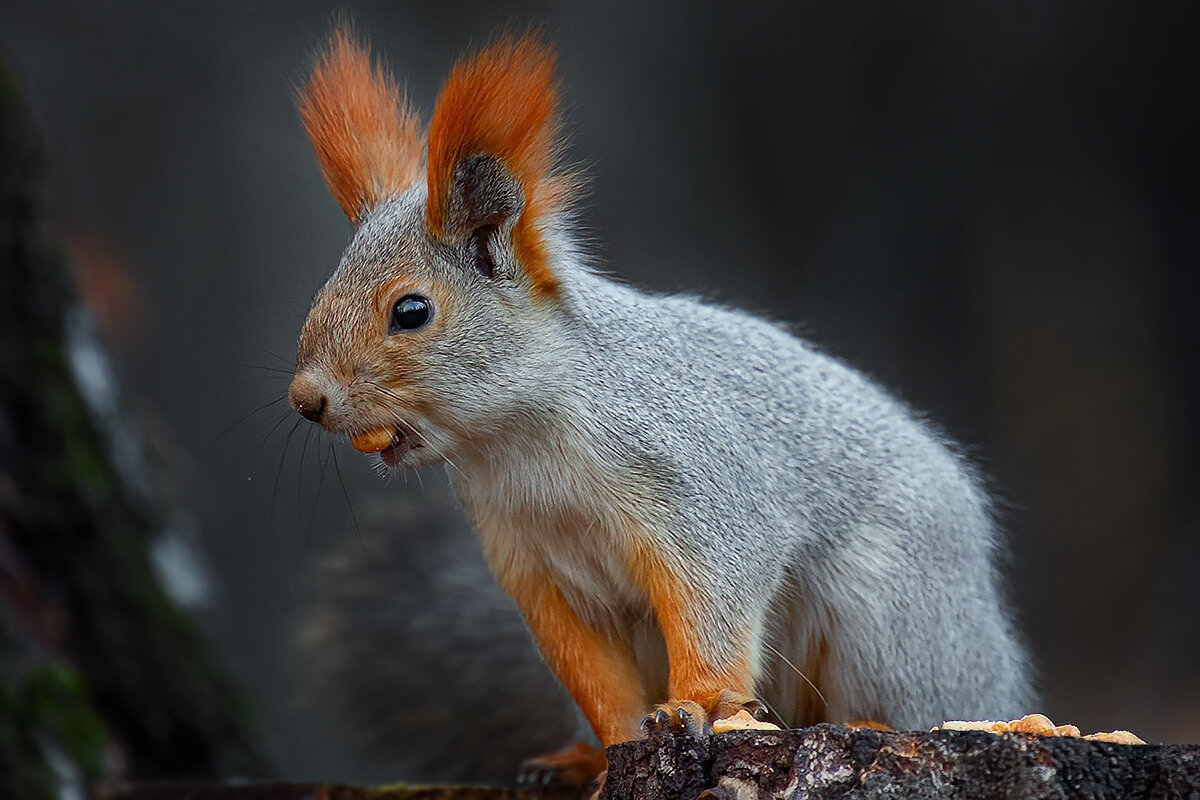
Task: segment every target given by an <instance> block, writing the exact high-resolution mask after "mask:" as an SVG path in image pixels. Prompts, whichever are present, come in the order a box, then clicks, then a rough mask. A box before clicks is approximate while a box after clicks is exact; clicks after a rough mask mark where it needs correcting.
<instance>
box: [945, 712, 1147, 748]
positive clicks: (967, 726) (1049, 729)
mask: <svg viewBox="0 0 1200 800" xmlns="http://www.w3.org/2000/svg"><path fill="white" fill-rule="evenodd" d="M933 730H935V731H936V730H945V731H988V732H989V733H1032V734H1036V735H1037V736H1066V737H1069V738H1072V739H1079V738H1083V739H1089V740H1091V741H1094V742H1111V743H1115V744H1145V742H1144V741H1142V740H1141V739H1139V738H1138V737H1137V736H1135V735H1134V734H1132V733H1130V732H1129V731H1110V732H1108V733H1091V734H1088V735H1087V736H1083V737H1081V736H1080V735H1079V728H1077V727H1075V726H1074V725H1055V724H1054V723H1053V722H1052V721H1051V720H1050V718H1049V717H1047V716H1046V715H1045V714H1026V715H1025V716H1023V717H1021V718H1020V719H1014V720H1009V721H1008V722H1004V721H996V720H982V721H979V722H959V721H955V722H943V723H942V726H941V728H940V729H939V728H934V729H933Z"/></svg>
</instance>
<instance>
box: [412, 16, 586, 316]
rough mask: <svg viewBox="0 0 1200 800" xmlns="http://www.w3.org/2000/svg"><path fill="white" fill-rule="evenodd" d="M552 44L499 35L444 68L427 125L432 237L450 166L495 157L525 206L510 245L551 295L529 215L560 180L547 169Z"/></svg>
mask: <svg viewBox="0 0 1200 800" xmlns="http://www.w3.org/2000/svg"><path fill="white" fill-rule="evenodd" d="M554 61H555V56H554V51H553V50H552V49H551V48H550V47H549V46H548V45H546V44H544V43H543V42H542V41H540V40H539V39H538V38H537V36H535V35H534V34H531V33H527V34H525V35H524V36H522V37H520V38H513V37H511V36H504V37H501V38H500V39H498V40H496V41H495V42H493V43H492V44H491V45H489V46H488V47H486V48H484V49H483V50H482V51H480V52H479V53H478V54H476V55H475V56H473V57H471V58H463V59H459V61H458V62H457V63H456V64H455V65H454V69H453V70H451V72H450V78H449V79H448V80H447V81H446V85H445V87H444V88H443V89H442V93H441V95H440V96H439V97H438V101H437V107H436V108H435V109H434V112H433V120H432V122H431V123H430V125H429V163H428V168H427V173H428V178H427V179H428V182H429V201H428V206H427V208H426V216H427V220H428V222H429V228H430V230H431V231H432V232H433V234H434V235H435V236H443V235H445V233H446V222H447V220H446V218H447V214H448V213H449V203H450V195H451V190H452V182H453V180H454V169H455V166H456V165H457V164H458V163H459V161H461V160H462V159H464V158H467V157H470V156H473V155H480V154H485V155H490V156H495V157H496V158H498V159H500V161H501V162H503V164H504V166H505V167H506V168H507V169H508V171H509V172H511V173H512V175H513V177H515V178H516V179H517V180H518V181H519V182H520V184H521V188H522V189H523V190H524V193H525V208H524V210H523V211H522V213H521V217H520V219H519V220H518V221H517V224H516V227H515V228H514V230H513V247H514V249H515V250H516V255H517V258H518V259H519V260H520V262H521V264H522V266H523V267H524V269H525V271H526V273H527V274H528V275H529V277H530V278H531V280H532V282H533V287H534V290H535V292H537V293H538V294H541V295H543V296H551V295H554V294H555V293H556V292H557V290H558V281H557V279H556V277H555V276H554V274H553V272H552V271H551V270H550V267H549V264H548V256H547V253H546V246H545V242H544V240H543V238H542V235H541V233H540V232H539V230H538V228H537V224H536V223H537V220H538V219H539V218H541V217H542V216H544V215H545V214H546V213H547V212H549V211H551V210H553V208H554V207H556V206H557V205H559V204H560V203H561V202H562V200H563V196H564V194H565V192H564V188H563V187H564V186H565V185H566V182H565V181H564V180H563V179H562V178H561V177H557V176H552V175H551V174H550V173H551V168H552V166H553V162H554V154H555V151H554V132H555V120H554V112H555V107H556V105H557V102H558V89H557V86H556V84H555V80H554Z"/></svg>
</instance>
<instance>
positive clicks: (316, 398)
mask: <svg viewBox="0 0 1200 800" xmlns="http://www.w3.org/2000/svg"><path fill="white" fill-rule="evenodd" d="M288 402H290V403H291V404H292V408H294V409H296V410H297V411H299V412H300V416H302V417H304V418H305V419H308V420H312V421H313V422H320V421H321V415H322V414H324V413H325V406H326V404H327V403H328V400H327V398H326V397H325V393H324V392H322V391H321V387H320V386H318V385H317V382H316V381H315V380H313V379H312V377H311V376H309V375H308V374H307V373H304V372H301V373H298V374H297V375H296V377H294V378H292V385H291V386H289V387H288Z"/></svg>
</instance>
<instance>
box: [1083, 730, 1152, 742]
mask: <svg viewBox="0 0 1200 800" xmlns="http://www.w3.org/2000/svg"><path fill="white" fill-rule="evenodd" d="M1083 738H1084V739H1087V740H1088V741H1091V742H1108V743H1109V744H1145V743H1146V742H1145V741H1144V740H1143V739H1142V738H1141V737H1140V736H1138V735H1137V734H1135V733H1130V732H1129V731H1109V732H1108V733H1089V734H1088V735H1087V736H1084V737H1083Z"/></svg>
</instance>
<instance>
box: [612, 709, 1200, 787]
mask: <svg viewBox="0 0 1200 800" xmlns="http://www.w3.org/2000/svg"><path fill="white" fill-rule="evenodd" d="M608 755H609V770H608V777H607V780H606V782H605V786H604V792H603V795H602V800H617V798H636V800H694V798H703V800H757V799H758V798H762V800H766V798H772V799H774V798H778V799H779V800H783V798H793V799H794V800H823V799H824V798H839V800H873V799H874V798H897V797H904V798H911V799H912V800H923V799H924V798H951V797H970V798H1036V799H1039V800H1040V798H1081V799H1082V798H1141V797H1144V798H1188V799H1191V798H1196V797H1200V746H1196V745H1119V744H1107V743H1104V742H1092V741H1087V740H1084V739H1072V738H1058V737H1041V736H1035V735H1032V734H1005V735H1003V736H997V735H994V734H991V733H983V732H974V731H937V732H934V733H916V732H881V731H874V730H851V729H848V728H844V727H842V726H839V725H817V726H814V727H811V728H802V729H799V730H792V731H779V732H763V731H746V732H740V731H739V732H733V733H725V734H721V735H719V736H713V737H709V738H706V739H689V738H687V737H684V736H679V735H675V734H668V735H666V736H664V737H663V738H662V739H661V740H659V741H638V742H626V743H625V744H620V745H617V746H615V747H612V748H609V751H608Z"/></svg>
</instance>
